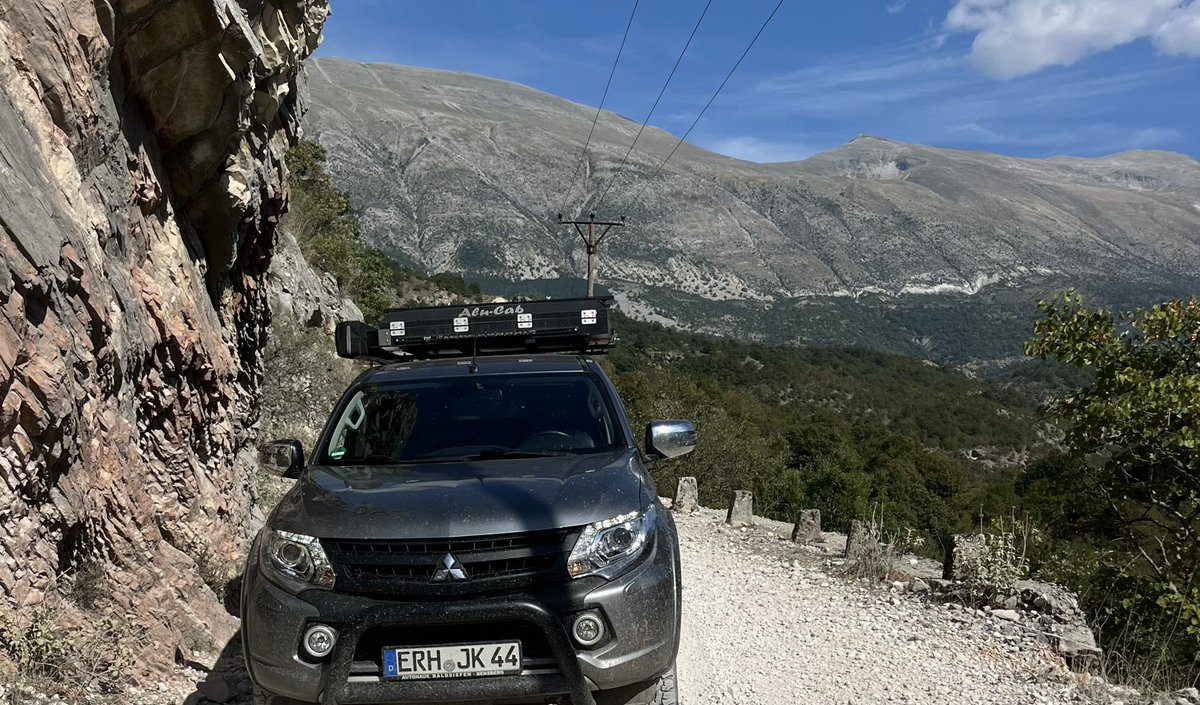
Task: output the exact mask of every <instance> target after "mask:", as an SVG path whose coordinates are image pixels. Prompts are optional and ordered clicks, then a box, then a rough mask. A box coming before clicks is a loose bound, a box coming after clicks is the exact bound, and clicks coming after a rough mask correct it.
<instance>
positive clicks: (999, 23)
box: [318, 0, 1200, 162]
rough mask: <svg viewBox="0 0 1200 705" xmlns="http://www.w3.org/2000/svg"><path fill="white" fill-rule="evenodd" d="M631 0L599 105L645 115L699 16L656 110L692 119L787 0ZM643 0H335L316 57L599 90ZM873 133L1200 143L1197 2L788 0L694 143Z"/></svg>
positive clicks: (1033, 146) (1122, 146)
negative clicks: (347, 59)
mask: <svg viewBox="0 0 1200 705" xmlns="http://www.w3.org/2000/svg"><path fill="white" fill-rule="evenodd" d="M636 2H637V9H636V12H634V13H633V21H632V24H631V25H630V30H629V34H628V38H627V40H626V43H625V47H624V50H623V51H622V52H621V54H620V60H619V62H618V64H617V68H616V72H615V73H614V74H613V78H612V84H611V87H610V89H609V93H608V97H607V99H606V100H605V103H604V107H605V109H608V110H612V111H614V112H617V113H620V114H621V115H624V116H626V117H628V118H630V119H632V120H635V121H637V122H639V123H640V122H641V121H643V120H645V119H646V117H647V113H648V112H649V111H650V109H651V106H652V104H653V103H654V100H655V97H656V96H657V95H658V93H659V91H660V90H661V89H662V87H663V84H664V81H666V79H667V76H668V74H669V73H670V71H671V67H672V65H673V64H674V62H675V61H676V59H677V58H678V57H679V55H680V52H681V51H682V50H683V48H684V44H685V43H686V42H687V39H688V36H689V34H690V33H691V32H692V30H693V28H694V27H696V22H697V19H698V18H700V17H701V14H702V13H703V20H702V21H701V22H700V24H699V27H698V29H697V30H696V33H695V38H694V39H693V41H692V43H691V45H690V46H689V47H688V49H687V52H686V53H685V54H684V55H683V59H682V61H681V62H680V64H679V68H678V71H677V72H676V74H675V76H674V78H673V79H672V80H671V82H670V84H669V86H668V87H667V89H666V92H665V94H664V95H663V98H662V100H661V102H660V103H659V105H658V107H657V109H655V110H654V112H653V114H652V115H651V116H650V124H651V125H652V126H655V127H659V128H662V129H664V130H667V131H668V132H671V133H672V134H675V135H677V136H678V135H681V134H683V132H684V131H685V130H687V129H688V126H689V125H690V124H691V123H692V121H693V120H694V119H695V117H696V115H697V113H698V112H699V111H700V109H701V108H702V107H703V106H704V104H705V102H706V101H708V100H709V98H710V97H711V96H712V95H713V92H714V91H716V89H717V87H718V85H719V84H720V83H721V81H722V79H723V78H724V77H725V75H726V73H727V72H728V71H729V70H730V68H731V67H732V66H733V65H734V63H735V62H736V61H737V58H738V56H739V55H741V53H742V52H743V51H744V50H745V49H746V47H747V45H748V44H749V43H750V40H751V38H752V37H753V36H754V35H755V33H756V32H757V31H758V30H759V28H760V27H761V25H762V23H763V21H764V20H765V19H766V18H767V16H768V15H770V14H771V11H772V9H773V8H774V7H775V6H776V2H777V0H711V4H708V3H709V0H636ZM634 4H635V0H603V1H600V0H334V2H333V15H332V16H331V17H330V18H329V21H328V22H327V24H326V26H325V42H324V44H323V45H322V47H321V48H320V49H319V50H318V55H319V56H341V57H345V58H349V59H355V60H358V61H363V62H387V63H395V64H407V65H413V66H426V67H432V68H441V69H450V70H456V71H466V72H470V73H476V74H481V75H484V76H490V77H493V78H500V79H505V80H508V81H514V82H517V83H522V84H525V85H528V86H531V87H533V88H537V89H539V90H543V91H546V92H548V93H553V94H555V95H559V96H562V97H564V98H567V99H570V100H573V101H577V102H579V103H583V104H586V105H590V106H593V107H594V106H597V105H599V103H600V101H601V97H602V95H603V93H604V86H605V82H606V81H607V80H608V77H609V72H610V70H611V68H612V65H613V60H614V58H615V57H616V56H617V52H618V47H619V46H620V44H621V39H622V35H623V33H624V30H625V27H626V25H627V23H628V22H629V17H630V13H631V10H633V8H634ZM706 4H708V9H707V11H705V7H706ZM860 134H870V135H876V136H880V137H886V138H889V139H893V140H898V141H902V142H913V143H920V144H929V145H935V146H940V147H952V148H961V149H973V150H982V151H988V152H997V153H1001V154H1008V155H1014V156H1029V157H1048V156H1054V155H1062V154H1066V155H1075V156H1085V157H1086V156H1100V155H1105V154H1111V153H1114V152H1120V151H1124V150H1130V149H1164V150H1171V151H1177V152H1183V153H1185V154H1188V155H1190V156H1192V157H1194V158H1200V0H784V2H783V5H782V7H781V8H780V9H779V11H778V12H777V13H776V15H775V16H774V18H773V19H772V21H771V22H770V23H769V24H768V25H767V27H766V29H765V30H764V31H763V32H762V35H761V36H760V37H759V39H758V41H757V42H756V43H755V44H754V46H753V48H752V49H751V51H750V53H749V54H748V55H747V57H746V59H745V60H744V61H743V62H742V64H741V65H740V66H739V68H738V69H737V71H736V72H735V73H734V74H733V77H732V78H731V79H730V80H729V82H728V84H727V85H726V86H725V88H724V90H723V91H722V92H721V93H720V95H719V96H718V97H717V99H716V101H715V102H714V103H713V105H712V107H711V108H709V110H708V111H707V112H706V113H705V114H704V117H703V118H702V119H701V121H700V122H699V123H698V124H697V126H696V128H695V130H694V131H693V132H692V134H691V136H690V137H689V141H690V142H693V143H695V144H698V145H700V146H702V147H705V148H707V149H710V150H713V151H716V152H720V153H722V154H726V155H729V156H733V157H738V158H741V159H748V160H751V161H758V162H773V161H789V160H795V159H803V158H805V157H808V156H811V155H812V154H814V153H816V152H820V151H823V150H827V149H832V148H834V147H837V146H839V145H841V144H844V143H846V142H848V141H849V140H851V139H853V138H854V137H855V136H857V135H860ZM581 146H582V145H581Z"/></svg>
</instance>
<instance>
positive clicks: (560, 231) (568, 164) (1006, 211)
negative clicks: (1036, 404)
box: [307, 59, 1200, 350]
mask: <svg viewBox="0 0 1200 705" xmlns="http://www.w3.org/2000/svg"><path fill="white" fill-rule="evenodd" d="M310 63H311V68H310V71H309V90H310V95H311V100H310V103H311V108H312V109H311V111H310V113H309V117H308V119H307V126H308V129H309V130H310V134H311V135H314V136H316V138H317V139H318V140H319V141H320V142H321V143H322V144H323V145H324V146H325V147H326V148H327V149H328V150H329V169H330V172H331V173H332V174H333V176H334V178H335V180H337V181H338V182H339V184H340V185H341V186H342V187H343V188H344V189H346V190H347V191H348V192H349V193H350V194H351V197H352V200H353V202H354V205H355V207H356V208H358V209H359V210H360V211H361V214H362V219H363V223H364V234H365V236H366V237H367V239H368V240H370V241H371V242H373V243H375V244H377V245H379V246H381V247H383V248H384V249H385V250H386V251H388V252H389V253H391V254H393V255H394V256H396V257H397V258H399V259H401V260H404V261H406V262H409V263H413V264H416V265H418V266H421V267H423V268H426V269H428V270H432V271H441V270H446V269H453V270H455V271H460V272H463V273H464V274H466V275H468V276H472V277H475V278H477V279H480V280H483V281H488V282H492V283H493V284H494V285H496V286H498V287H499V288H500V289H502V291H499V292H498V293H505V294H510V295H511V294H515V293H522V292H524V293H532V292H533V288H536V287H533V288H531V285H529V284H528V282H529V281H530V280H535V281H536V280H558V279H564V278H566V279H574V278H576V277H578V276H579V272H582V271H583V263H584V254H583V251H582V247H581V246H580V243H579V239H578V237H577V235H576V234H575V233H574V232H573V231H569V230H568V229H566V228H564V227H561V226H559V225H558V224H557V223H556V222H555V220H554V217H553V214H555V213H557V212H559V210H563V212H564V215H567V216H576V215H580V214H586V213H589V212H597V213H598V214H600V215H613V214H624V215H626V216H627V225H626V227H625V228H624V229H623V230H622V231H620V232H618V233H616V234H615V235H614V236H613V237H610V239H609V240H608V241H606V243H605V246H604V250H603V252H602V257H601V262H600V277H601V281H602V282H604V283H605V284H606V285H607V286H608V287H609V288H611V289H612V290H613V291H614V293H617V294H618V295H619V298H620V299H621V300H622V302H623V304H624V305H626V306H627V307H628V308H629V309H630V310H631V311H632V312H635V313H636V314H638V315H642V316H643V317H647V318H655V317H658V318H661V319H663V320H666V321H670V322H674V323H676V324H678V325H682V326H684V327H689V328H693V329H697V330H706V331H708V332H716V333H724V334H731V332H733V333H742V332H744V333H745V334H746V335H747V336H748V337H761V338H763V339H766V340H773V341H775V342H809V341H808V340H805V339H803V338H797V337H795V336H792V335H783V334H775V333H774V332H772V329H771V326H769V325H765V324H764V320H765V319H767V318H778V317H779V316H780V314H779V310H778V309H779V307H780V306H782V307H784V308H786V309H788V310H789V311H790V310H791V309H796V308H800V307H802V306H803V304H804V302H805V301H809V302H812V301H814V300H821V301H827V300H828V299H837V298H846V297H850V298H860V297H863V296H868V297H877V296H884V297H906V296H909V295H929V294H956V295H958V294H969V295H976V294H978V293H979V292H980V291H983V290H986V289H988V288H989V287H997V286H1004V287H1008V288H1011V289H1012V293H1013V297H1012V298H1013V300H1014V301H1016V300H1017V299H1018V298H1020V297H1021V296H1024V297H1025V299H1026V300H1027V301H1028V302H1032V300H1033V298H1035V297H1036V295H1040V294H1041V293H1044V292H1045V291H1050V290H1053V289H1055V288H1062V287H1064V286H1078V287H1081V288H1084V289H1088V288H1089V287H1090V288H1091V289H1094V290H1118V289H1119V290H1123V291H1129V292H1136V291H1137V290H1154V291H1155V292H1159V291H1164V292H1174V291H1187V290H1191V289H1192V288H1194V284H1195V282H1196V281H1200V236H1198V235H1197V233H1198V232H1200V207H1197V206H1196V204H1195V203H1193V201H1194V200H1196V199H1195V197H1189V195H1190V194H1192V193H1196V192H1200V163H1197V162H1196V161H1195V160H1194V159H1191V158H1190V157H1188V156H1186V155H1177V154H1175V153H1155V152H1138V153H1136V154H1130V153H1118V154H1116V155H1109V156H1106V157H1102V158H1097V159H1085V158H1077V157H1055V158H1052V159H1046V160H1037V159H1029V158H1021V157H1006V156H1000V155H992V154H989V153H986V152H971V151H967V150H950V149H942V148H936V147H927V146H923V145H910V144H906V143H901V142H895V141H892V140H887V139H886V138H878V137H873V136H861V137H859V138H856V139H855V140H852V141H851V142H849V143H847V144H846V145H843V146H841V147H838V148H835V149H833V150H829V151H826V152H822V153H820V154H817V155H813V156H812V157H810V158H808V159H806V160H802V161H800V162H782V163H769V164H759V163H755V162H747V161H744V160H738V159H735V158H732V157H727V156H724V155H719V154H716V153H713V152H708V151H706V150H703V149H702V148H700V147H697V146H695V145H691V144H688V143H684V144H683V145H682V146H680V148H679V150H678V152H676V154H675V155H674V157H672V159H671V161H670V162H669V163H668V164H667V166H666V167H665V168H664V169H663V170H662V173H661V174H660V175H659V176H658V177H657V178H656V179H655V180H654V181H653V182H650V184H649V186H648V187H646V188H645V189H644V193H642V191H643V187H644V186H645V185H646V183H647V181H646V180H647V179H648V178H649V177H650V176H651V175H652V174H653V173H654V172H655V171H656V170H657V169H658V166H659V164H660V163H661V161H662V158H663V157H665V156H666V154H667V153H669V152H670V150H671V149H672V148H673V147H674V146H675V143H676V142H677V141H678V140H677V138H676V137H673V136H671V135H670V134H668V133H666V132H664V131H662V130H658V129H655V128H647V129H646V131H645V133H644V134H643V135H642V138H641V139H640V140H639V141H638V149H637V150H635V151H634V152H633V153H632V154H631V155H630V157H629V161H628V163H627V164H626V165H625V167H624V170H623V172H622V174H621V176H620V178H619V180H617V181H616V182H615V183H614V185H613V186H612V187H611V190H610V191H609V195H608V197H607V198H605V200H604V201H603V202H601V203H597V200H596V199H597V197H598V195H599V194H600V193H601V192H603V191H604V190H605V188H606V185H607V183H608V181H609V179H611V178H612V177H613V174H614V173H615V172H616V170H617V168H618V163H619V161H620V158H621V157H622V156H623V155H624V153H625V151H626V149H627V148H628V144H629V143H630V142H631V141H632V140H633V136H634V135H635V134H636V132H637V128H638V127H639V124H638V123H635V122H632V121H630V120H628V119H626V118H623V117H621V116H618V115H616V114H613V113H607V112H605V113H602V114H601V115H600V118H599V120H598V121H597V124H596V131H595V134H594V136H593V139H592V145H591V147H590V148H589V153H588V155H587V159H586V160H584V167H585V168H582V169H580V170H579V171H580V174H579V176H578V177H577V178H576V179H575V180H574V181H573V182H572V180H571V174H572V173H573V170H574V169H575V166H576V164H577V163H578V160H579V153H580V147H581V145H582V144H583V142H584V140H585V139H586V137H587V134H588V130H589V128H590V125H591V121H592V118H593V117H594V116H595V109H594V108H590V107H588V106H583V105H580V104H576V103H572V102H570V101H567V100H565V99H562V98H558V97H555V96H552V95H550V94H547V93H544V92H541V91H538V90H536V89H533V88H529V87H527V86H521V85H520V84H514V83H511V82H504V81H497V80H495V79H488V78H485V77H480V76H474V75H471V74H464V73H455V72H443V71H439V70H436V69H421V68H405V67H399V66H394V65H386V64H376V65H363V64H358V63H355V62H350V61H347V60H344V59H319V60H316V61H313V62H310ZM638 194H641V197H640V199H638V200H636V201H635V200H634V199H635V196H636V195H638ZM564 203H568V204H574V206H573V207H572V208H566V209H563V208H561V206H562V205H563V204H564ZM505 282H507V284H506V283H505ZM1109 282H1117V283H1118V285H1117V286H1111V285H1110V284H1109ZM1134 298H1136V297H1134ZM722 302H732V303H731V305H732V308H730V307H729V306H721V305H719V304H722ZM1139 302H1140V300H1139ZM908 303H909V302H904V303H903V305H905V306H907V305H908ZM1118 303H1123V302H1118ZM1145 303H1149V301H1146V302H1145ZM1023 305H1024V306H1025V308H1026V309H1028V308H1030V307H1031V303H1027V304H1023ZM769 307H775V308H774V310H772V309H771V308H769ZM788 315H789V316H790V315H791V314H790V313H789V314H788ZM1014 315H1016V314H1014ZM1022 315H1024V314H1022ZM731 316H733V317H734V318H745V319H746V320H747V321H748V323H747V324H746V325H745V326H742V328H743V329H744V330H738V331H734V330H732V328H731V325H730V317H731ZM764 317H765V318H764ZM800 318H801V319H803V318H804V317H803V316H801V317H800ZM789 320H791V319H789ZM755 321H757V323H756V322H755ZM791 323H795V321H791ZM787 327H794V326H792V325H791V324H790V323H789V326H787ZM918 332H920V331H918ZM935 332H936V331H935ZM906 335H907V334H906ZM922 335H923V334H922ZM918 337H921V336H918ZM830 342H834V343H842V342H856V341H854V340H851V341H845V340H840V339H831V340H830ZM868 342H869V341H868ZM1010 342H1011V341H1010ZM1009 347H1010V350H1011V349H1012V348H1013V346H1012V345H1010V346H1009ZM1016 347H1017V348H1019V345H1018V346H1016Z"/></svg>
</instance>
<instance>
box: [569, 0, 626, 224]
mask: <svg viewBox="0 0 1200 705" xmlns="http://www.w3.org/2000/svg"><path fill="white" fill-rule="evenodd" d="M640 2H641V0H634V1H633V9H632V10H631V11H630V12H629V21H628V22H626V23H625V34H623V35H622V36H621V46H620V47H618V48H617V56H616V58H615V59H613V65H612V68H611V69H610V70H609V72H608V81H606V82H605V83H604V95H602V96H600V105H598V106H597V107H596V116H595V117H593V118H592V127H591V129H589V130H588V136H587V141H585V142H584V143H583V150H582V151H581V152H580V153H579V161H577V162H575V173H574V174H572V175H571V180H570V181H569V182H567V188H566V193H565V194H563V202H562V205H560V206H559V207H558V212H559V213H561V212H562V210H563V208H564V207H566V205H567V199H568V198H570V197H571V189H572V188H573V187H574V186H575V179H577V178H578V177H579V169H580V167H582V166H583V160H584V159H586V158H587V148H588V145H590V144H591V143H592V133H594V132H595V131H596V121H597V120H599V119H600V111H601V110H603V109H604V101H605V100H607V99H608V89H609V87H610V86H612V80H613V74H615V73H616V72H617V64H618V63H620V61H621V54H622V53H623V52H624V51H625V40H626V39H628V38H629V28H630V27H632V26H633V16H634V15H636V14H637V9H638V4H639V3H640Z"/></svg>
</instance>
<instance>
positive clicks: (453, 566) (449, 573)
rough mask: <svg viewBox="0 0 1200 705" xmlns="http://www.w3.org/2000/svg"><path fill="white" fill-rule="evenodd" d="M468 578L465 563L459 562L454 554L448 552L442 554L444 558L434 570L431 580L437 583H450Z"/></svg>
mask: <svg viewBox="0 0 1200 705" xmlns="http://www.w3.org/2000/svg"><path fill="white" fill-rule="evenodd" d="M466 579H467V571H466V570H465V569H464V568H463V564H462V563H459V562H458V559H457V558H455V557H454V555H453V554H451V553H447V554H446V555H444V556H442V560H440V561H438V569H437V570H436V571H434V573H433V578H431V581H432V582H435V583H448V582H459V581H462V580H466Z"/></svg>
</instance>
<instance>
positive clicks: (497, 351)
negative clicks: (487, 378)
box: [335, 296, 616, 362]
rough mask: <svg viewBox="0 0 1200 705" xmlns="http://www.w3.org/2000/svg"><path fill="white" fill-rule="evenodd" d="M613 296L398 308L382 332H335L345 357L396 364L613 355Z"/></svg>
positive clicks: (359, 327) (353, 325)
mask: <svg viewBox="0 0 1200 705" xmlns="http://www.w3.org/2000/svg"><path fill="white" fill-rule="evenodd" d="M612 307H613V298H612V297H611V296H597V297H591V298H580V299H546V300H544V301H513V302H506V303H496V304H478V305H476V304H471V305H467V306H431V307H427V308H397V309H392V310H390V311H388V312H386V313H384V314H383V318H382V320H381V321H380V322H379V325H378V326H370V325H367V324H366V323H363V322H362V321H345V322H342V323H339V324H338V325H337V330H336V332H335V335H336V340H337V353H338V356H339V357H344V358H348V359H351V360H370V361H375V362H394V361H397V360H412V359H430V358H445V357H474V356H483V355H506V354H514V353H517V354H519V353H545V352H569V353H580V354H596V353H603V352H607V351H608V348H610V347H612V345H613V344H614V343H615V342H616V336H615V335H613V332H612V328H611V327H610V325H609V309H610V308H612Z"/></svg>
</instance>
